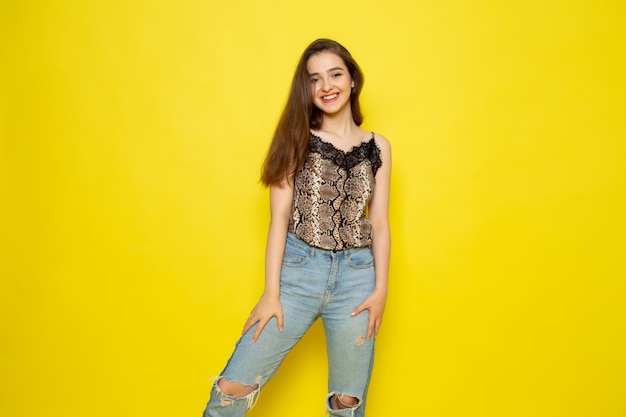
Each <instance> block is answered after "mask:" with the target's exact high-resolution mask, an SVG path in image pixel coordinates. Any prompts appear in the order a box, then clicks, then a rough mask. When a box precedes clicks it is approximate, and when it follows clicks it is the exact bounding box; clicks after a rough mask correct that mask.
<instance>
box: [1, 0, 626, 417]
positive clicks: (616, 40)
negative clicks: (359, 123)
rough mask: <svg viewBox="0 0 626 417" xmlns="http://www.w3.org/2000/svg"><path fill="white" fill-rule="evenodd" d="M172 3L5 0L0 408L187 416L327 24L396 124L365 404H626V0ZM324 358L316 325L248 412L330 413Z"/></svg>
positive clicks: (496, 411) (396, 410) (243, 306)
mask: <svg viewBox="0 0 626 417" xmlns="http://www.w3.org/2000/svg"><path fill="white" fill-rule="evenodd" d="M164 3H166V2H154V1H147V0H143V1H123V2H122V1H100V2H96V1H92V2H84V1H72V0H57V1H32V2H10V3H9V2H3V5H2V6H0V10H1V11H0V33H1V36H2V41H1V42H0V48H1V49H0V52H1V54H0V56H1V57H2V58H1V59H2V63H1V65H0V114H1V116H0V117H1V118H0V137H1V141H0V187H1V188H0V192H1V194H0V198H1V204H0V206H1V208H0V210H1V212H0V218H1V220H0V222H1V223H0V230H1V232H0V233H1V235H2V238H1V239H0V253H1V254H0V275H1V277H2V278H1V287H0V326H1V336H0V337H1V342H0V375H1V377H0V381H1V382H0V415H2V416H6V417H22V416H24V417H25V416H37V415H45V416H51V417H57V416H58V417H74V416H85V415H89V416H92V417H98V416H102V417H104V416H106V417H110V416H129V417H130V416H133V417H134V416H144V415H145V416H152V417H160V416H162V417H170V416H198V415H199V413H200V412H201V410H202V409H203V406H204V403H205V401H206V399H207V398H208V393H209V389H210V384H209V383H208V382H207V379H208V378H209V377H211V376H213V375H217V374H218V373H219V372H220V370H221V368H222V366H223V365H224V363H225V361H226V359H227V358H228V355H229V354H230V352H231V349H232V347H233V344H234V342H235V340H236V338H237V336H238V334H239V332H240V329H241V327H242V325H243V321H244V319H245V318H246V317H247V314H248V312H249V311H250V309H251V307H252V306H253V304H254V302H255V301H256V299H257V297H258V295H259V294H260V292H261V290H262V279H263V249H264V241H265V233H266V229H267V223H268V208H267V206H268V196H267V192H266V190H264V189H263V188H262V187H261V186H260V185H259V184H258V182H257V180H258V174H259V169H260V164H261V161H262V158H263V154H264V152H265V150H266V148H267V146H268V143H269V138H270V136H271V133H272V131H273V128H274V125H275V123H276V120H277V117H278V115H279V113H280V110H281V107H282V105H283V103H284V100H285V96H286V93H287V89H288V86H289V82H290V78H291V75H292V71H293V68H294V66H295V63H296V61H297V58H298V56H299V54H300V53H301V51H302V50H303V49H304V47H305V46H306V45H307V44H308V43H309V42H310V41H311V40H313V39H315V38H317V37H332V38H336V39H337V40H339V41H340V42H342V43H344V44H345V45H346V46H347V47H348V48H349V49H350V50H351V51H352V53H353V54H354V55H355V57H356V58H357V59H358V61H359V62H360V63H361V65H362V67H363V69H364V71H365V75H366V83H365V90H364V93H363V106H364V113H365V116H366V122H365V127H366V128H368V129H371V130H375V131H377V132H381V133H382V134H384V135H386V136H387V137H388V138H389V139H390V141H391V142H392V146H393V150H394V174H393V181H392V182H393V184H392V186H393V196H392V211H391V221H392V231H393V236H394V243H393V258H392V264H393V265H392V271H391V294H390V296H389V304H388V309H387V312H386V316H385V324H384V326H383V328H382V331H381V334H380V337H379V339H378V352H377V363H376V368H375V375H374V380H373V382H372V387H371V388H372V389H371V395H370V398H369V412H370V413H369V415H370V416H378V417H387V416H398V415H403V416H429V417H444V416H445V417H447V416H450V417H452V416H454V417H457V416H464V417H473V416H476V417H491V416H493V417H496V416H497V417H502V416H506V417H509V416H520V417H521V416H524V417H528V416H546V417H555V416H563V417H577V416H593V417H597V416H624V415H626V396H624V393H625V392H626V325H625V320H626V302H625V301H626V291H625V290H626V284H625V277H626V267H625V266H624V259H623V258H624V252H625V249H626V245H625V244H624V235H625V233H626V198H625V191H626V190H625V185H626V184H625V182H626V181H625V180H626V169H625V166H626V143H625V139H626V127H625V123H624V109H625V108H626V102H625V99H624V97H625V96H626V82H625V79H624V74H625V73H626V64H625V56H626V53H625V50H624V43H625V41H626V37H625V30H624V27H625V23H626V22H625V21H624V20H625V17H626V10H625V6H624V4H625V3H624V2H623V1H591V0H588V1H582V0H581V1H571V2H544V1H539V0H533V1H528V2H504V1H495V0H494V1H486V0H485V1H474V2H471V1H460V0H456V1H445V2H436V1H421V0H420V1H416V2H411V1H397V0H390V1H384V2H380V1H374V0H367V1H358V2H337V1H333V2H331V1H326V0H321V1H317V2H312V3H311V2H304V3H301V2H294V1H286V0H274V1H267V2H260V1H259V2H254V1H232V2H228V1H226V2H211V1H192V0H180V1H176V2H171V4H164ZM325 375H326V373H325V353H324V343H323V337H322V330H321V328H320V326H316V327H315V328H314V329H313V330H312V332H311V333H310V334H309V335H307V337H306V338H305V339H304V340H303V342H302V344H300V345H299V346H298V347H297V348H296V349H295V350H294V352H293V354H292V356H290V357H289V358H288V360H287V361H286V363H285V365H284V367H283V368H282V369H281V371H280V372H279V374H278V376H277V378H276V379H275V380H274V381H273V382H272V383H270V384H269V385H268V387H267V389H266V390H265V391H264V392H263V393H262V395H261V398H260V402H259V403H258V406H257V408H255V410H254V411H253V412H252V413H251V415H252V416H290V417H291V416H295V415H297V416H299V417H314V416H321V415H323V410H324V405H323V397H324V395H325V393H326V383H325V377H326V376H325ZM409 407H410V408H412V411H406V410H407V408H409Z"/></svg>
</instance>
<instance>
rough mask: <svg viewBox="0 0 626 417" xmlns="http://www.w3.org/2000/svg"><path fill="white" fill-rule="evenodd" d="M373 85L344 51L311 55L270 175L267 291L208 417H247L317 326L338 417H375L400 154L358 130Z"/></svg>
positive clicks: (318, 49) (296, 84)
mask: <svg viewBox="0 0 626 417" xmlns="http://www.w3.org/2000/svg"><path fill="white" fill-rule="evenodd" d="M362 84H363V76H362V74H361V70H360V69H359V67H358V65H357V64H356V62H355V61H354V60H353V59H352V57H351V55H350V53H349V52H348V51H347V50H346V49H345V48H344V47H343V46H341V45H340V44H338V43H337V42H335V41H332V40H328V39H319V40H317V41H315V42H313V43H312V44H311V45H309V47H308V48H307V49H306V50H305V51H304V53H303V54H302V57H301V59H300V62H299V64H298V68H297V70H296V74H295V76H294V80H293V85H292V88H291V94H290V97H289V101H288V103H287V106H286V107H285V110H284V112H283V115H282V117H281V119H280V122H279V124H278V127H277V129H276V133H275V135H274V140H273V141H272V145H271V147H270V150H269V153H268V155H267V158H266V160H265V165H264V171H263V177H262V180H263V182H264V183H265V184H266V185H267V186H269V187H270V206H271V221H270V228H269V233H268V239H267V248H266V265H265V291H264V292H263V295H262V296H261V298H260V300H259V301H258V303H257V305H256V306H255V307H254V309H253V310H252V313H251V314H250V317H249V318H248V320H247V321H246V323H245V325H244V329H243V335H242V337H241V339H240V340H239V342H238V343H237V347H236V349H235V352H234V353H233V355H232V357H231V358H230V360H229V361H228V364H227V366H226V368H225V369H224V370H223V371H222V373H221V374H220V376H219V377H218V378H217V380H216V382H215V384H214V387H213V390H212V394H211V399H210V401H209V402H208V404H207V407H206V409H205V412H204V416H205V417H219V416H224V417H225V416H243V415H245V414H246V412H247V411H248V410H249V409H250V408H252V406H253V405H254V404H255V402H256V399H257V398H258V395H259V392H260V390H261V389H262V388H263V386H264V385H265V384H266V383H267V382H268V381H269V380H270V379H271V378H272V377H273V376H274V374H275V373H276V371H277V370H278V367H279V366H280V364H281V363H282V361H283V359H284V358H285V356H286V355H287V353H288V352H289V351H290V350H291V349H292V348H293V347H294V346H295V344H296V343H297V342H298V341H299V340H300V338H302V336H304V334H305V333H306V332H307V331H308V329H309V328H310V327H311V325H312V324H313V323H314V322H315V321H316V320H317V319H318V318H321V319H322V322H323V324H324V329H325V331H326V338H327V340H326V342H327V352H328V365H329V366H328V368H329V369H328V370H329V382H328V385H329V392H328V395H327V398H326V406H327V408H328V412H329V414H330V415H331V416H348V415H351V416H364V414H365V399H366V396H367V388H368V386H369V382H370V376H371V372H372V366H373V357H374V339H375V336H376V334H377V333H378V330H379V328H380V325H381V321H382V316H383V311H384V308H385V303H386V299H387V275H388V270H389V255H390V232H389V221H388V205H389V182H390V175H391V151H390V146H389V142H387V140H386V139H385V138H384V137H382V136H380V135H378V134H374V133H371V132H366V131H364V130H363V129H361V128H360V127H359V125H360V124H361V122H362V119H363V118H362V116H361V113H360V110H359V105H358V96H359V92H360V89H361V86H362ZM322 137H323V138H322ZM366 213H368V214H369V216H366Z"/></svg>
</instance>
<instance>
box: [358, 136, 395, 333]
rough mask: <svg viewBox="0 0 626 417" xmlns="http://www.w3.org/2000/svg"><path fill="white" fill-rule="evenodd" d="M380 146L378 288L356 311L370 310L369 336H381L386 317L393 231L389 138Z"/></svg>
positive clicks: (375, 242) (372, 210)
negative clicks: (384, 314)
mask: <svg viewBox="0 0 626 417" xmlns="http://www.w3.org/2000/svg"><path fill="white" fill-rule="evenodd" d="M376 143H377V144H378V147H379V148H380V152H381V159H382V165H381V167H380V168H379V169H378V172H377V173H376V188H375V189H374V195H373V196H372V200H371V201H370V205H369V220H370V222H371V223H372V252H373V253H374V268H375V271H376V286H375V288H374V291H373V292H372V293H371V294H370V295H369V297H367V298H366V299H365V301H363V302H362V303H361V304H360V305H359V306H358V307H357V308H356V309H355V310H354V311H353V313H352V315H353V316H354V315H357V314H359V313H361V312H362V311H363V310H369V324H368V328H367V339H368V340H369V339H370V338H371V336H372V334H374V335H377V334H378V330H379V329H380V325H381V323H382V320H383V312H384V311H385V304H386V302H387V282H388V277H389V258H390V254H391V233H390V229H389V191H390V183H391V146H390V145H389V142H388V141H387V139H385V138H384V137H382V136H379V135H376Z"/></svg>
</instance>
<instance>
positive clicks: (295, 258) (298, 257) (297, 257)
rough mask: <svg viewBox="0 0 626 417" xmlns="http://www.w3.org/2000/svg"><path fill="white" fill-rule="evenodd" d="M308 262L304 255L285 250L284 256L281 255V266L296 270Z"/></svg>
mask: <svg viewBox="0 0 626 417" xmlns="http://www.w3.org/2000/svg"><path fill="white" fill-rule="evenodd" d="M308 262H309V257H308V255H306V254H305V253H299V252H297V251H294V250H290V249H285V254H284V255H283V266H288V267H291V268H298V267H301V266H304V265H306V264H307V263H308Z"/></svg>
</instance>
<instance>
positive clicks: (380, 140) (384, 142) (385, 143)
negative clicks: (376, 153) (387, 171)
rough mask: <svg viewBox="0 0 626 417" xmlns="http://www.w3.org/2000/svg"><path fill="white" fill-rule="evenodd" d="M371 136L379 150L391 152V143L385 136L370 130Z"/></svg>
mask: <svg viewBox="0 0 626 417" xmlns="http://www.w3.org/2000/svg"><path fill="white" fill-rule="evenodd" d="M372 137H373V138H374V142H375V143H376V146H378V149H380V151H381V152H383V153H389V152H391V144H390V143H389V140H388V139H387V138H386V137H384V136H383V135H381V134H380V133H376V132H372Z"/></svg>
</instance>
